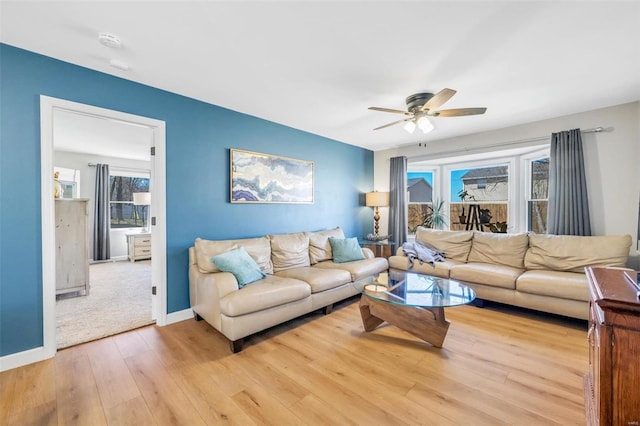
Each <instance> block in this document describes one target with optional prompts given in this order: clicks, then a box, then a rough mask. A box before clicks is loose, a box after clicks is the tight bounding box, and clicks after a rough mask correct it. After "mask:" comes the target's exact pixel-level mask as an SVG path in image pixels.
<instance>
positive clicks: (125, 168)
mask: <svg viewBox="0 0 640 426" xmlns="http://www.w3.org/2000/svg"><path fill="white" fill-rule="evenodd" d="M88 166H89V167H95V166H96V164H95V163H89V164H88ZM109 167H113V169H114V170H128V171H131V172H142V173H150V172H151V170H150V169H137V168H135V167H121V166H111V165H109Z"/></svg>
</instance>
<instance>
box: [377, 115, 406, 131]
mask: <svg viewBox="0 0 640 426" xmlns="http://www.w3.org/2000/svg"><path fill="white" fill-rule="evenodd" d="M412 118H413V117H411V118H403V119H402V120H398V121H394V122H392V123H389V124H385V125H384V126H380V127H376V128H375V129H373V130H380V129H384V128H385V127H389V126H393V125H394V124H398V123H402V122H403V121H409V120H411V119H412Z"/></svg>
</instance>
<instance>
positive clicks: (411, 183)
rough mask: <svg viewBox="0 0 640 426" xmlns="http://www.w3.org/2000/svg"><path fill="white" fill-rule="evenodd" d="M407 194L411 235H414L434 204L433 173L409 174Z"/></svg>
mask: <svg viewBox="0 0 640 426" xmlns="http://www.w3.org/2000/svg"><path fill="white" fill-rule="evenodd" d="M407 192H408V193H409V194H408V195H409V196H408V200H409V205H408V209H407V212H408V213H407V215H408V227H409V234H414V233H415V232H416V228H417V227H418V226H420V225H423V224H424V222H425V219H426V216H427V214H428V212H429V208H430V207H431V206H432V204H433V172H408V173H407Z"/></svg>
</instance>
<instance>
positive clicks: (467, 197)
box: [458, 189, 476, 225]
mask: <svg viewBox="0 0 640 426" xmlns="http://www.w3.org/2000/svg"><path fill="white" fill-rule="evenodd" d="M458 197H460V201H462V202H463V203H464V202H465V201H467V200H470V201H475V200H476V197H475V196H473V195H469V192H468V191H467V190H466V189H461V190H460V191H458ZM458 219H460V223H461V224H463V225H464V224H465V223H467V216H466V215H465V212H464V204H463V205H462V214H461V215H459V216H458Z"/></svg>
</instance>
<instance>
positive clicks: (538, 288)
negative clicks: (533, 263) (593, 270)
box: [516, 270, 589, 302]
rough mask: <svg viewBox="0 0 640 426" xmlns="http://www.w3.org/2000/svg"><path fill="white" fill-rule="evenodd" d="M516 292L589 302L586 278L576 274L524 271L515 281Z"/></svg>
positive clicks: (583, 275)
mask: <svg viewBox="0 0 640 426" xmlns="http://www.w3.org/2000/svg"><path fill="white" fill-rule="evenodd" d="M516 290H518V291H521V292H523V293H530V294H539V295H541V296H551V297H559V298H562V299H571V300H580V301H583V302H588V301H589V285H588V283H587V276H586V275H585V274H581V273H577V272H561V271H542V270H539V271H535V270H533V271H526V272H525V273H523V274H522V275H520V277H519V278H518V280H517V281H516Z"/></svg>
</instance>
